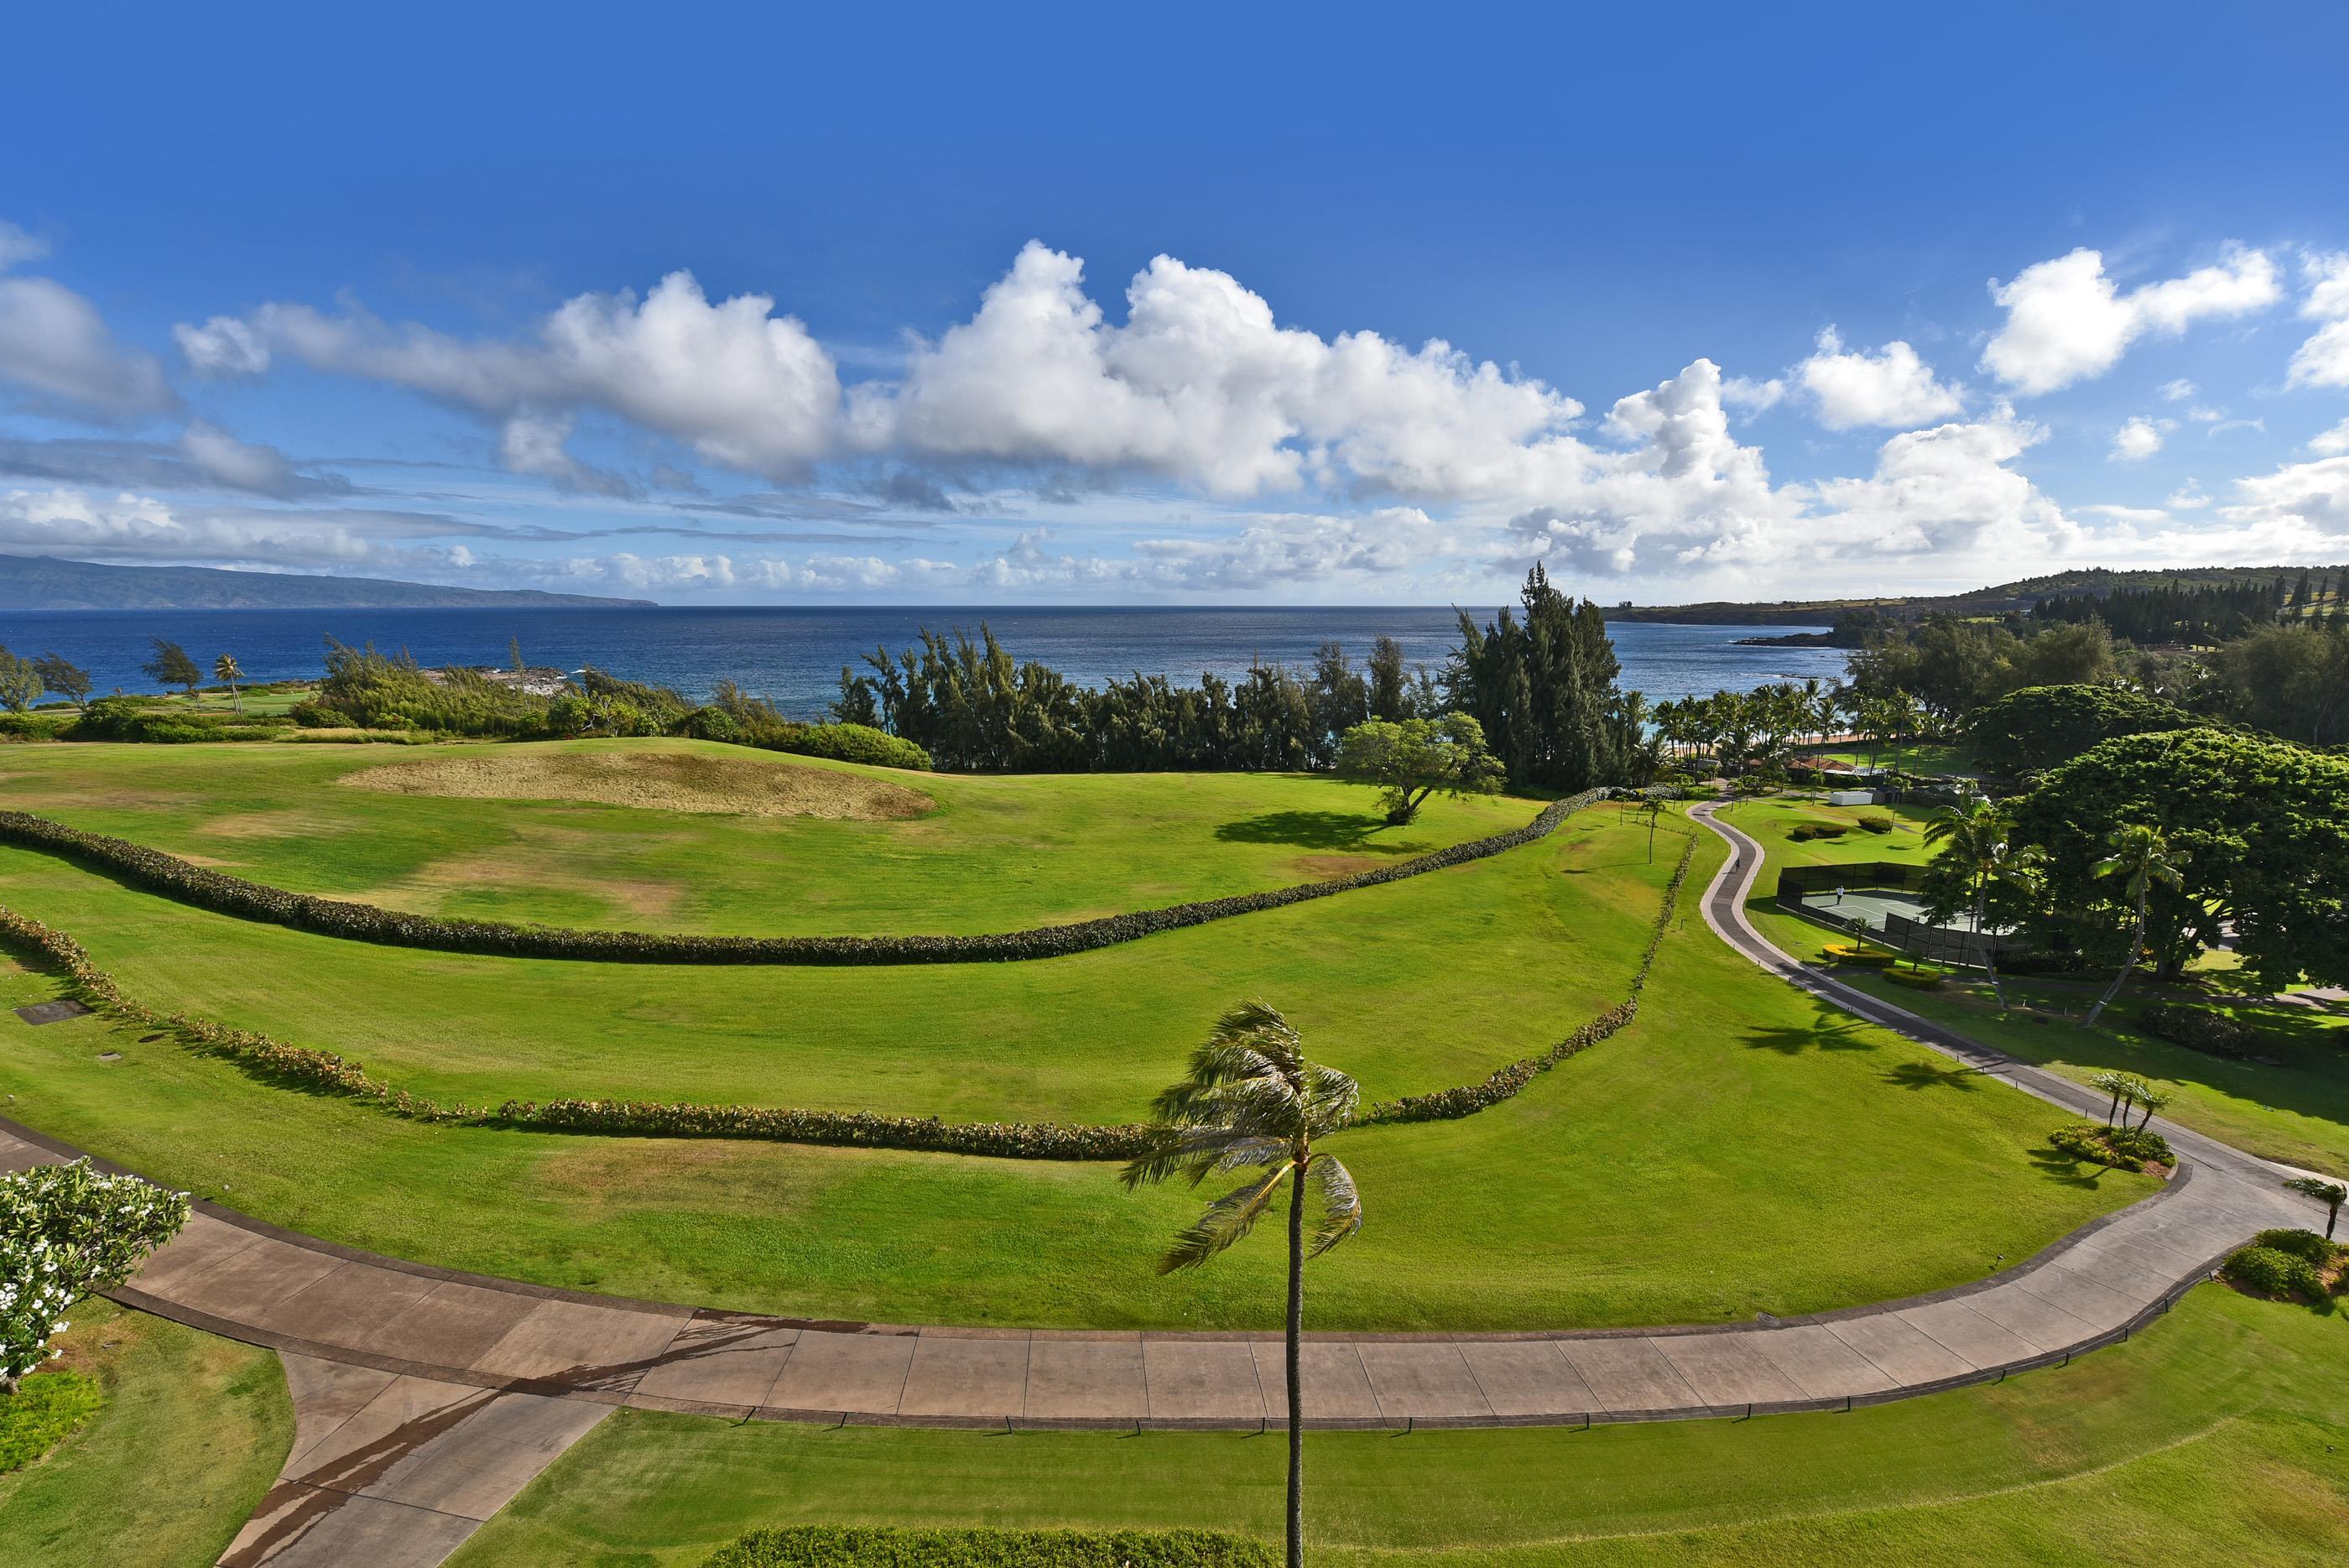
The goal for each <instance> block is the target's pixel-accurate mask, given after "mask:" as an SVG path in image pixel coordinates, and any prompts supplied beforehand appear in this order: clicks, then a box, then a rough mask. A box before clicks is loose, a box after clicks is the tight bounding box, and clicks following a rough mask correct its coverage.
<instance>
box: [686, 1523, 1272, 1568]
mask: <svg viewBox="0 0 2349 1568" xmlns="http://www.w3.org/2000/svg"><path fill="white" fill-rule="evenodd" d="M1278 1561H1279V1559H1278V1556H1277V1555H1276V1554H1275V1553H1274V1552H1273V1551H1272V1549H1271V1548H1270V1547H1268V1546H1267V1545H1265V1544H1264V1543H1263V1542H1258V1541H1251V1540H1249V1539H1247V1537H1245V1536H1239V1535H1226V1534H1225V1533H1223V1532H1220V1531H1211V1530H1166V1531H1157V1530H1113V1531H1092V1530H914V1529H905V1528H900V1527H897V1526H894V1525H893V1526H863V1525H859V1526H843V1525H836V1524H802V1525H794V1526H792V1527H791V1528H789V1529H783V1530H754V1531H752V1532H750V1533H749V1534H748V1535H744V1536H741V1537H740V1538H738V1539H737V1540H735V1541H732V1542H729V1543H728V1544H726V1545H724V1546H721V1547H719V1549H718V1551H717V1552H714V1553H712V1554H711V1555H710V1556H709V1557H707V1558H705V1559H703V1568H1275V1564H1277V1563H1278Z"/></svg>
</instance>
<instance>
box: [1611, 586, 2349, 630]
mask: <svg viewBox="0 0 2349 1568" xmlns="http://www.w3.org/2000/svg"><path fill="white" fill-rule="evenodd" d="M2312 569H2313V570H2314V571H2317V572H2319V573H2324V574H2331V575H2334V576H2338V575H2339V574H2341V573H2343V572H2344V571H2349V566H2319V567H2314V568H2308V567H2302V566H2190V567H2185V568H2182V569H2181V568H2168V569H2154V570H2146V571H2111V570H2107V569H2106V568H2105V567H2102V566H2088V567H2082V568H2079V569H2076V570H2073V571H2068V572H2055V573H2052V574H2050V575H2049V576H2043V577H2025V578H2023V579H2022V580H2021V581H2019V582H2013V583H2000V584H1998V585H1997V586H1996V587H1987V588H1970V589H1968V590H1967V591H1965V592H1963V593H1956V594H1904V595H1899V596H1895V597H1884V598H1833V599H1773V600H1768V601H1764V602H1755V603H1739V602H1736V601H1734V600H1728V599H1712V600H1707V601H1706V602H1704V603H1702V604H1690V605H1632V604H1620V605H1611V606H1609V607H1607V609H1606V610H1605V611H1603V612H1602V613H1604V614H1605V616H1606V618H1608V619H1609V620H1615V621H1660V622H1663V623H1665V624H1668V625H1675V626H1826V627H1833V628H1836V629H1835V630H1833V631H1827V632H1818V633H1810V634H1806V633H1801V632H1795V633H1790V634H1786V635H1784V636H1779V637H1755V638H1740V639H1737V640H1738V641H1740V642H1741V643H1745V644H1749V645H1764V646H1771V647H1800V648H1818V647H1829V648H1857V647H1858V646H1859V645H1860V643H1861V641H1862V640H1863V639H1864V638H1865V636H1866V634H1867V633H1868V631H1871V630H1874V629H1876V628H1878V627H1884V626H1891V625H1896V624H1899V623H1900V622H1905V621H1915V620H1922V619H1924V618H1926V617H1927V616H1930V615H1954V616H1961V617H1965V616H2000V615H2013V614H2018V613H2026V612H2028V611H2029V610H2030V609H2031V608H2032V607H2033V606H2034V605H2036V604H2038V603H2040V602H2041V601H2042V600H2045V599H2057V598H2067V597H2074V596H2078V595H2086V596H2088V597H2094V598H2098V599H2102V598H2106V597H2110V596H2111V595H2112V594H2114V593H2116V592H2117V591H2119V590H2122V589H2129V590H2133V591H2137V592H2142V591H2144V590H2146V589H2147V588H2220V587H2240V586H2242V585H2243V584H2246V583H2269V582H2272V581H2274V580H2275V579H2276V578H2277V577H2278V576H2292V575H2294V574H2298V573H2301V572H2303V571H2307V570H2312Z"/></svg>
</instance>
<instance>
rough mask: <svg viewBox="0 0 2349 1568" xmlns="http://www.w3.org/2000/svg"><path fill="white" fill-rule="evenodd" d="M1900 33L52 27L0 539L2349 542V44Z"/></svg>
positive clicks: (371, 546) (892, 580) (1472, 579)
mask: <svg viewBox="0 0 2349 1568" xmlns="http://www.w3.org/2000/svg"><path fill="white" fill-rule="evenodd" d="M82 9H83V10H85V11H88V10H92V9H93V8H82ZM1901 9H1902V8H1891V7H1825V6H1795V7H1782V8H1778V9H1776V10H1775V11H1773V12H1771V13H1769V14H1767V15H1764V13H1762V12H1761V11H1759V10H1758V9H1757V8H1753V7H1736V8H1720V9H1710V10H1709V9H1707V8H1705V7H1679V8H1674V9H1673V10H1671V12H1670V13H1669V14H1665V13H1648V14H1638V15H1635V14H1631V13H1629V12H1622V13H1610V14H1609V15H1607V16H1588V15H1574V14H1569V13H1565V12H1562V11H1559V10H1557V9H1556V8H1549V9H1545V10H1541V11H1525V12H1516V11H1506V10H1498V9H1474V10H1466V9H1464V10H1456V11H1451V12H1445V13H1443V14H1441V16H1437V14H1435V13H1430V12H1426V11H1425V10H1423V9H1422V10H1418V11H1402V10H1396V11H1388V12H1381V11H1379V10H1376V9H1362V8H1354V7H1349V8H1346V9H1344V10H1336V9H1329V10H1319V11H1309V10H1305V9H1293V10H1289V11H1287V12H1281V13H1275V12H1273V11H1272V10H1271V9H1270V8H1265V7H1256V8H1237V7H1234V8H1209V7H1189V8H1185V9H1184V10H1182V11H1181V12H1179V13H1164V14H1161V13H1156V12H1142V13H1135V14H1133V15H1121V16H1111V15H1108V14H1106V13H1105V12H1104V10H1103V9H1102V8H1098V7H1089V8H1066V9H1058V10H1054V9H1046V8H1030V9H1027V10H1024V11H1023V12H1022V13H1021V14H1020V16H1017V17H1013V16H1006V15H1002V14H999V13H987V14H981V13H979V12H978V11H975V10H972V9H969V8H964V9H960V10H956V11H951V12H949V11H938V12H931V11H927V10H923V9H905V8H899V9H892V10H888V11H885V12H884V11H881V10H879V9H877V8H868V10H867V13H866V14H864V15H862V16H857V17H843V16H827V17H814V16H792V15H786V14H779V13H777V12H775V11H774V10H772V9H771V8H761V9H759V10H748V9H746V10H742V11H739V12H735V11H727V10H721V9H711V8H703V9H698V10H694V9H679V10H675V11H668V12H659V13H654V12H647V11H644V10H637V9H630V10H617V9H597V8H593V7H590V8H581V7H575V6H574V7H566V8H563V9H561V10H556V9H553V8H548V9H545V10H543V11H539V12H535V13H530V12H523V11H520V10H510V11H508V12H506V13H504V14H503V15H501V16H484V15H482V14H481V10H480V8H478V7H475V8H462V9H460V8H446V9H443V8H436V7H432V6H417V7H409V8H406V9H403V10H402V11H401V12H400V13H399V14H398V17H397V19H396V22H388V21H383V20H379V19H378V18H376V17H373V16H358V15H356V14H355V15H352V16H337V15H327V14H325V13H322V12H320V11H318V10H317V9H316V8H304V9H300V10H295V9H283V10H274V11H273V10H267V9H262V8H238V9H236V10H235V11H234V12H233V14H218V13H206V14H197V13H192V12H190V11H188V10H187V9H185V8H180V9H177V10H173V11H163V10H160V9H159V10H156V11H155V12H153V14H151V15H145V16H140V15H136V14H126V13H123V12H120V11H115V12H111V13H108V14H105V15H92V16H87V17H85V16H36V17H35V18H33V19H32V20H30V21H29V22H27V21H25V20H22V19H19V20H17V21H16V22H14V23H12V35H13V36H14V38H15V41H16V44H17V45H18V46H19V47H17V48H16V50H15V51H14V52H15V53H16V54H17V55H18V57H19V58H20V59H21V60H25V61H31V62H35V63H36V66H37V67H38V68H36V69H34V70H30V71H19V72H17V73H15V79H13V80H12V83H11V89H10V91H9V93H8V94H7V95H6V96H5V99H0V148H5V150H6V155H5V157H0V223H5V224H6V225H7V227H5V228H0V257H5V259H6V261H7V265H6V268H5V271H0V553H5V552H15V553H36V554H49V555H57V556H71V557H75V558H81V559H92V560H109V561H120V562H132V563H136V562H163V561H171V562H185V563H195V564H210V565H231V566H254V567H262V568H268V569H280V570H297V571H332V572H343V573H353V574H359V575H372V576H402V577H411V578H421V579H428V580H433V581H443V582H452V583H463V584H469V585H473V586H481V587H501V586H539V587H564V588H571V589H575V590H578V591H586V592H599V591H609V592H625V593H627V594H631V595H642V596H647V597H657V598H661V599H664V600H668V601H673V602H692V601H713V602H779V603H785V602H825V601H833V600H840V601H854V600H863V601H870V602H921V601H943V602H957V603H973V602H978V603H1009V602H1078V603H1114V602H1127V601H1153V602H1159V601H1164V602H1185V601H1196V602H1216V603H1241V602H1268V603H1307V602H1371V603H1381V602H1383V603H1394V602H1443V601H1445V600H1449V599H1453V598H1463V599H1485V598H1489V597H1492V595H1493V593H1494V592H1495V590H1496V589H1498V588H1501V587H1506V584H1507V583H1508V582H1510V581H1511V580H1513V579H1515V578H1516V577H1517V576H1520V575H1521V574H1522V572H1523V570H1524V568H1525V566H1526V564H1527V563H1528V562H1529V561H1531V560H1532V559H1534V558H1535V557H1536V556H1542V557H1545V558H1547V560H1548V561H1549V562H1550V564H1551V566H1552V569H1553V571H1554V573H1556V574H1557V575H1558V576H1562V577H1564V578H1565V579H1567V580H1568V581H1569V582H1571V583H1573V584H1575V585H1576V586H1577V587H1579V588H1581V589H1582V590H1584V591H1587V592H1589V593H1591V594H1592V595H1594V596H1595V597H1600V598H1603V599H1608V600H1613V599H1619V598H1635V599H1639V600H1641V601H1645V602H1666V601H1671V600H1679V599H1689V598H1700V597H1776V596H1781V595H1788V596H1791V595H1806V594H1813V593H1819V592H1826V591H1833V592H1837V593H1865V592H1889V591H1899V590H1906V589H1914V588H1928V587H1951V586H1964V585H1969V584H1973V583H1977V582H1986V581H1993V580H2000V579H2003V578H2008V577H2012V576H2020V575H2023V574H2024V573H2027V572H2032V571H2036V570H2042V569H2051V568H2054V567H2059V566H2069V565H2113V566H2120V565H2137V564H2176V565H2188V564H2200V563H2203V562H2257V563H2265V562H2271V561H2294V562H2310V563H2323V564H2331V563H2334V562H2341V561H2349V182H2344V178H2343V175H2342V170H2343V169H2344V168H2349V129H2344V125H2349V115H2344V113H2343V111H2342V88H2341V82H2340V75H2339V73H2340V68H2341V67H2340V62H2341V61H2342V59H2344V57H2349V12H2344V11H2343V10H2342V9H2341V8H2340V7H2337V6H2315V5H2307V6H2282V5H2277V6H2261V5H2254V6H2248V7H2241V8H2238V9H2236V10H2234V11H2231V12H2230V13H2228V14H2226V15H2225V16H2218V15H2216V14H2213V13H2211V12H2209V10H2208V9H2207V8H2186V7H2162V6H2147V5H2133V6H2126V7H2122V6H2070V7H2064V8H2060V10H2059V9H2058V8H2054V7H2030V8H2023V7H1999V6H1972V7H1963V8H1959V7H1950V8H1945V13H1944V14H1940V15H1934V16H1922V15H1902V14H1900V12H1901ZM1909 9H1912V10H1913V9H1914V8H1909ZM1431 343H1433V344H1434V345H1436V346H1435V347H1430V345H1431Z"/></svg>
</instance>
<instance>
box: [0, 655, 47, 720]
mask: <svg viewBox="0 0 2349 1568" xmlns="http://www.w3.org/2000/svg"><path fill="white" fill-rule="evenodd" d="M43 690H44V688H43V686H42V685H41V671H40V667H39V666H38V665H37V664H36V663H34V662H33V660H31V659H20V658H18V657H17V656H16V654H13V653H11V652H9V651H8V650H7V649H5V648H0V708H5V709H7V710H8V711H10V712H11V713H21V712H23V711H25V710H26V709H27V708H29V707H31V706H32V705H33V704H34V703H36V702H37V701H40V700H41V692H42V691H43Z"/></svg>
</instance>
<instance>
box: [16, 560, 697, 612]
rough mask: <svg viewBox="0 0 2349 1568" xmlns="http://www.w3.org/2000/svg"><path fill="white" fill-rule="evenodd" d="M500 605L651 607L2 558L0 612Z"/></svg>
mask: <svg viewBox="0 0 2349 1568" xmlns="http://www.w3.org/2000/svg"><path fill="white" fill-rule="evenodd" d="M501 605H527V606H537V607H549V608H551V607H558V606H564V605H570V606H577V607H594V608H598V609H627V608H639V609H650V608H652V607H653V602H652V601H651V600H650V599H614V598H600V597H596V596H595V595H592V594H550V593H542V592H540V591H539V590H538V589H536V588H444V587H436V586H434V585H432V584H429V583H400V582H393V581H390V580H388V579H387V578H381V577H315V576H311V577H305V576H290V575H286V574H282V573H277V572H233V571H226V570H222V569H221V568H219V567H215V566H98V565H97V564H96V563H94V562H90V561H59V560H53V559H51V558H49V557H47V556H0V610H47V609H175V610H186V609H482V608H491V607H497V606H501Z"/></svg>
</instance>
